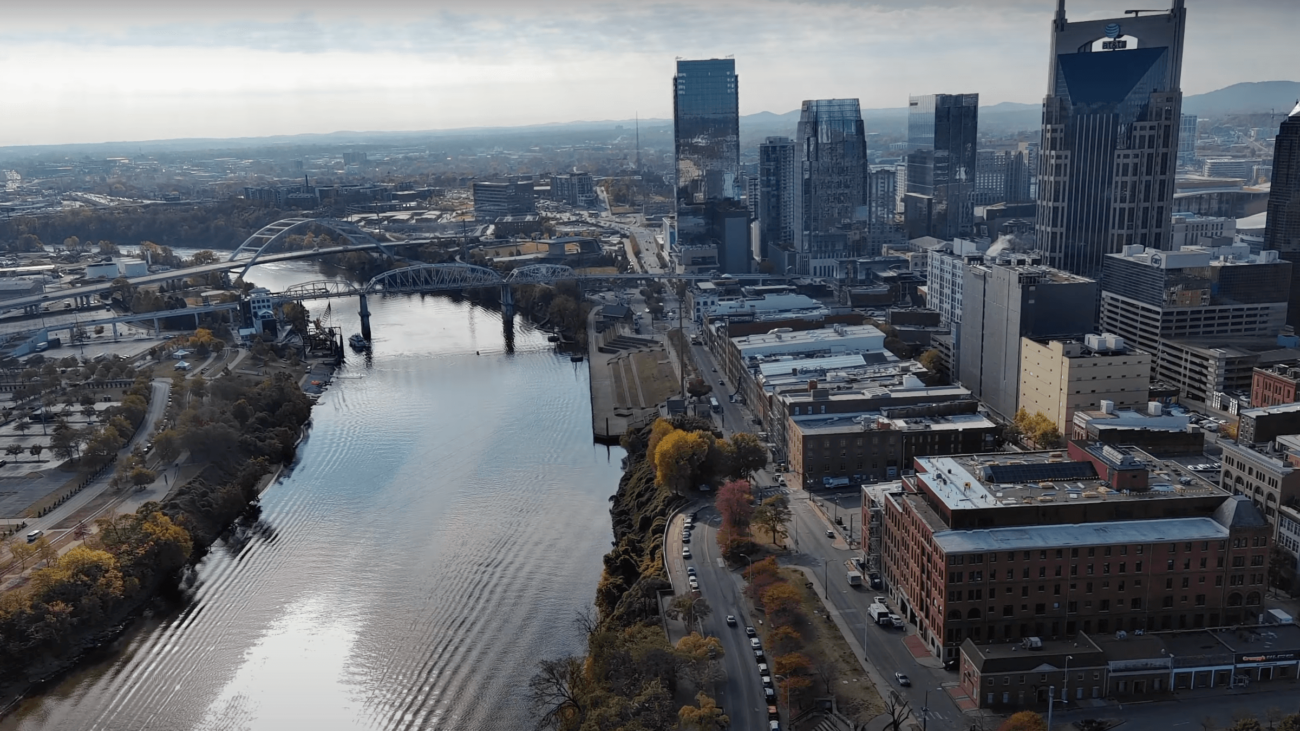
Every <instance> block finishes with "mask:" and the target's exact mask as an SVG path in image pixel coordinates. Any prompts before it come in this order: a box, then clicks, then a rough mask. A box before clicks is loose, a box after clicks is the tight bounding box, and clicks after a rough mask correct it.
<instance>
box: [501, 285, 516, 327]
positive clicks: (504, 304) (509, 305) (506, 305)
mask: <svg viewBox="0 0 1300 731" xmlns="http://www.w3.org/2000/svg"><path fill="white" fill-rule="evenodd" d="M514 316H515V293H514V290H512V289H510V285H509V284H503V285H501V318H502V319H503V320H508V319H510V318H513V317H514Z"/></svg>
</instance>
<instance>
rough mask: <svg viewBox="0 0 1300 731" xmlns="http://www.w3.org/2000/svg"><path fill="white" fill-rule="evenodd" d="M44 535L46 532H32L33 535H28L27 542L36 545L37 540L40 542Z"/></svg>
mask: <svg viewBox="0 0 1300 731" xmlns="http://www.w3.org/2000/svg"><path fill="white" fill-rule="evenodd" d="M43 535H45V531H43V530H34V531H32V532H31V533H28V534H27V542H28V543H35V542H36V541H37V540H39V539H40V537H41V536H43Z"/></svg>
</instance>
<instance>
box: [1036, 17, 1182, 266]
mask: <svg viewBox="0 0 1300 731" xmlns="http://www.w3.org/2000/svg"><path fill="white" fill-rule="evenodd" d="M1058 2H1059V4H1058V6H1057V11H1056V18H1055V20H1054V21H1053V23H1052V55H1051V64H1050V70H1049V73H1048V80H1047V89H1048V92H1047V97H1046V99H1045V100H1044V101H1043V132H1042V152H1041V155H1040V158H1039V164H1040V167H1039V178H1038V214H1037V220H1036V222H1035V230H1036V232H1037V235H1038V246H1039V248H1041V249H1042V250H1043V251H1045V252H1047V256H1048V262H1049V263H1050V264H1051V265H1052V266H1054V267H1057V268H1059V269H1064V270H1066V271H1070V272H1073V273H1075V274H1079V275H1082V276H1089V277H1095V276H1097V275H1098V274H1099V273H1100V272H1101V266H1102V261H1103V258H1104V256H1105V255H1106V254H1108V253H1115V252H1118V251H1120V250H1122V248H1123V247H1124V246H1127V245H1139V246H1149V247H1152V248H1167V247H1168V246H1170V245H1171V240H1172V237H1171V231H1172V225H1173V224H1172V221H1171V214H1172V213H1173V196H1174V175H1175V169H1176V167H1177V155H1178V137H1179V126H1180V125H1181V109H1182V101H1183V95H1182V92H1181V90H1180V89H1179V80H1180V76H1181V73H1182V59H1183V31H1184V25H1185V22H1186V16H1187V11H1186V9H1185V8H1184V7H1183V0H1174V5H1173V8H1172V9H1170V11H1169V12H1168V13H1153V14H1151V15H1142V16H1135V17H1124V18H1112V19H1102V20H1087V21H1078V22H1073V23H1072V22H1069V21H1067V20H1066V18H1065V0H1058Z"/></svg>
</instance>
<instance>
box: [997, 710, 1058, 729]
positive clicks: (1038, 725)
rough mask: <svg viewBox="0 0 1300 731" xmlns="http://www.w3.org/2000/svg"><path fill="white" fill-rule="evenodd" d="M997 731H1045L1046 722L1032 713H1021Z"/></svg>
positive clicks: (1008, 720) (1009, 719) (1004, 723)
mask: <svg viewBox="0 0 1300 731" xmlns="http://www.w3.org/2000/svg"><path fill="white" fill-rule="evenodd" d="M998 731H1047V722H1046V721H1044V720H1043V717H1042V716H1040V715H1038V714H1037V713H1034V712H1033V711H1021V712H1019V713H1015V714H1012V715H1011V718H1008V719H1007V720H1006V721H1004V722H1003V723H1002V725H1001V726H998Z"/></svg>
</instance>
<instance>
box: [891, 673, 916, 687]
mask: <svg viewBox="0 0 1300 731" xmlns="http://www.w3.org/2000/svg"><path fill="white" fill-rule="evenodd" d="M894 680H897V681H898V684H899V685H901V686H903V687H904V688H909V687H911V685H912V679H911V678H909V677H907V675H905V674H903V673H894Z"/></svg>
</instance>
